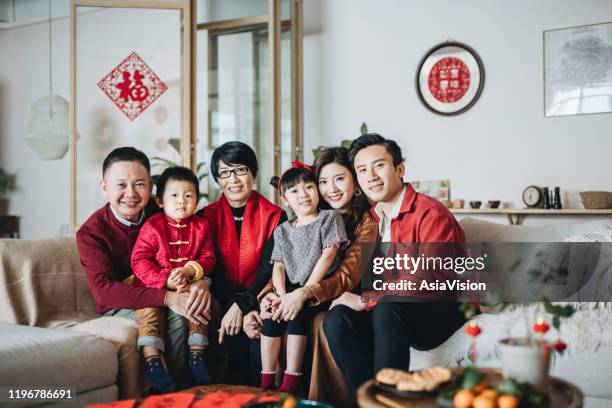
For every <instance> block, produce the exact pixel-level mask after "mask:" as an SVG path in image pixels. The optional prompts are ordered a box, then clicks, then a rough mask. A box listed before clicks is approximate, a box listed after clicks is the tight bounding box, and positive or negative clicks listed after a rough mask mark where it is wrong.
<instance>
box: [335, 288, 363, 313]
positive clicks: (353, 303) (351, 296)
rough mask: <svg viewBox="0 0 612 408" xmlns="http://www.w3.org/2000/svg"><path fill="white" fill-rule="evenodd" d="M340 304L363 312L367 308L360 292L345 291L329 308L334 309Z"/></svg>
mask: <svg viewBox="0 0 612 408" xmlns="http://www.w3.org/2000/svg"><path fill="white" fill-rule="evenodd" d="M338 305H344V306H347V307H350V308H351V309H353V310H355V311H357V312H361V311H362V310H364V309H365V307H364V306H363V304H362V303H361V297H360V296H359V295H358V294H356V293H351V292H344V293H343V294H341V295H340V297H338V298H336V299H335V300H334V301H333V302H332V303H331V305H330V306H329V308H330V309H332V308H334V307H336V306H338Z"/></svg>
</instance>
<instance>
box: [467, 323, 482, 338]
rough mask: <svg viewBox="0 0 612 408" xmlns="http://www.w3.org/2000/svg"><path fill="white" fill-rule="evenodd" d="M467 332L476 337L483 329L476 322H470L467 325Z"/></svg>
mask: <svg viewBox="0 0 612 408" xmlns="http://www.w3.org/2000/svg"><path fill="white" fill-rule="evenodd" d="M465 332H466V333H467V334H468V335H470V336H472V337H476V336H478V335H479V334H480V333H481V332H482V330H481V329H480V326H478V325H477V324H476V323H474V322H470V323H469V324H468V325H467V326H465Z"/></svg>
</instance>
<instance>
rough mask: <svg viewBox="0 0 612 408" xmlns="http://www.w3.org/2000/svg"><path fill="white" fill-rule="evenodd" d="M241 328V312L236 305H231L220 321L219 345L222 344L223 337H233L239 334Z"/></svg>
mask: <svg viewBox="0 0 612 408" xmlns="http://www.w3.org/2000/svg"><path fill="white" fill-rule="evenodd" d="M241 328H242V311H241V310H240V308H239V307H238V305H237V304H236V303H232V305H231V306H230V308H229V309H228V311H227V313H225V316H223V319H222V320H221V327H220V328H219V344H223V338H224V337H225V335H228V336H233V335H235V334H238V333H240V329H241Z"/></svg>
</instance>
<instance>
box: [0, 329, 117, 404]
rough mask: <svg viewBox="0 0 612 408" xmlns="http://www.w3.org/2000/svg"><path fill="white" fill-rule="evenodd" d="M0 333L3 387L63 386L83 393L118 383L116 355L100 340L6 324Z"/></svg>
mask: <svg viewBox="0 0 612 408" xmlns="http://www.w3.org/2000/svg"><path fill="white" fill-rule="evenodd" d="M0 333H2V335H1V336H0V362H1V363H0V384H2V385H5V386H22V387H26V386H29V387H32V386H61V387H70V388H76V392H77V393H81V392H85V391H89V390H93V389H96V388H102V387H105V386H108V385H111V384H114V383H115V379H116V378H117V352H116V350H115V347H114V346H113V345H112V344H111V343H110V342H108V341H106V340H104V339H101V338H100V337H96V336H93V335H90V334H85V333H79V332H75V331H70V330H59V329H45V328H40V327H29V326H21V325H15V324H5V323H0Z"/></svg>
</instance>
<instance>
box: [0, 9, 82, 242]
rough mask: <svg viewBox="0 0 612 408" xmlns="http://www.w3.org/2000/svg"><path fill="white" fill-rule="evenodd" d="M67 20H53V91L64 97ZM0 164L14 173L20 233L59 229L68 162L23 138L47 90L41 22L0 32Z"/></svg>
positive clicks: (12, 201)
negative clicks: (42, 153)
mask: <svg viewBox="0 0 612 408" xmlns="http://www.w3.org/2000/svg"><path fill="white" fill-rule="evenodd" d="M68 31H69V30H68V19H67V18H61V19H58V20H55V21H54V22H53V61H52V63H53V92H54V93H55V94H58V95H60V96H62V97H64V98H65V99H66V100H70V84H69V80H70V73H69V40H68V39H69V36H68ZM0 55H1V57H0V61H1V62H0V166H3V167H4V168H5V169H6V170H7V171H8V172H9V173H14V174H15V175H16V184H17V186H16V187H17V190H16V191H12V192H10V193H9V212H10V213H11V214H14V215H19V216H21V237H22V238H41V237H48V236H54V235H57V234H59V233H61V232H62V231H65V230H66V228H67V224H68V222H69V217H70V204H69V203H70V183H69V177H70V160H69V155H68V154H66V155H65V156H64V158H63V159H61V160H52V161H43V160H41V159H40V158H39V157H38V156H37V155H36V153H34V151H33V150H31V149H30V148H29V147H28V146H27V145H26V143H25V141H24V136H25V134H26V130H27V125H28V123H29V121H30V119H31V112H30V106H31V104H32V103H33V102H34V101H35V100H36V99H38V98H40V97H41V96H45V95H47V94H48V66H49V63H48V25H47V23H42V24H33V25H29V26H24V27H19V28H14V29H10V30H2V31H0Z"/></svg>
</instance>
